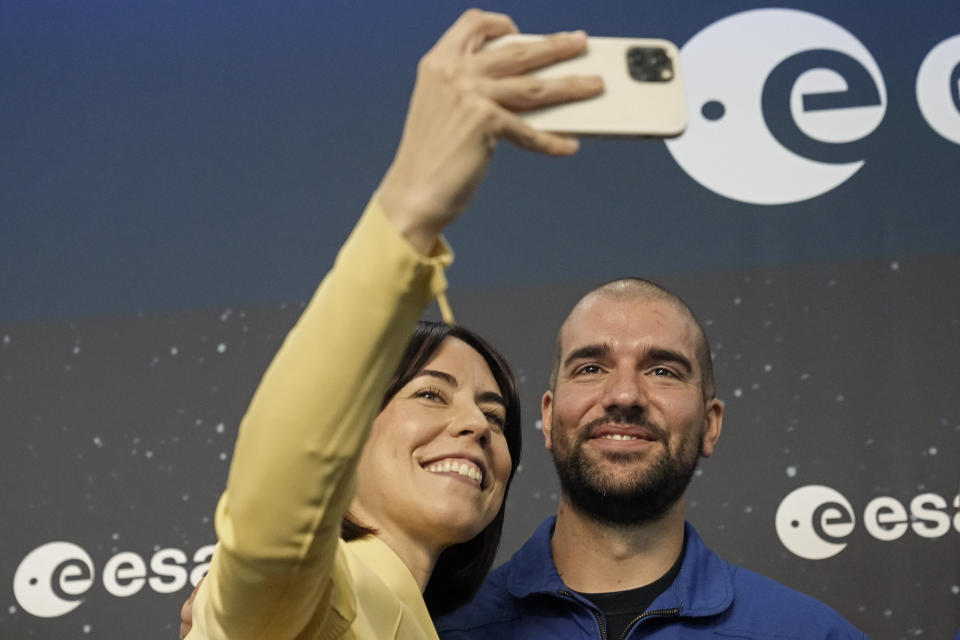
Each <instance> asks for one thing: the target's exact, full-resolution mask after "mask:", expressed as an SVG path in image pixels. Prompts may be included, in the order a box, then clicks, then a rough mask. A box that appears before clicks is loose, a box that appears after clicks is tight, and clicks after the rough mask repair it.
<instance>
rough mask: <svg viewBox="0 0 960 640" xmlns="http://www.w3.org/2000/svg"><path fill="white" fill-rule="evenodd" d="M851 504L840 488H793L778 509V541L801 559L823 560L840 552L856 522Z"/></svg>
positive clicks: (815, 486) (844, 546) (814, 486)
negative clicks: (844, 540)
mask: <svg viewBox="0 0 960 640" xmlns="http://www.w3.org/2000/svg"><path fill="white" fill-rule="evenodd" d="M854 521H855V518H854V515H853V507H852V506H850V503H849V502H848V501H847V499H846V498H844V497H843V495H842V494H841V493H840V492H839V491H835V490H834V489H831V488H830V487H824V486H821V485H810V486H807V487H800V488H799V489H795V490H794V491H792V492H791V493H790V494H789V495H788V496H787V497H786V498H784V499H783V502H781V503H780V508H778V509H777V516H776V526H777V535H778V536H779V537H780V542H782V543H783V546H785V547H786V548H787V549H789V550H790V551H792V552H793V553H794V554H796V555H798V556H800V557H801V558H807V559H808V560H823V559H824V558H829V557H831V556H835V555H837V554H838V553H840V552H841V551H843V550H844V549H845V548H846V546H847V543H846V542H843V539H844V538H846V537H847V536H848V535H850V533H851V532H852V531H853V527H854V524H855V522H854Z"/></svg>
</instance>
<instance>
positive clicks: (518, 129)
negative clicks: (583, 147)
mask: <svg viewBox="0 0 960 640" xmlns="http://www.w3.org/2000/svg"><path fill="white" fill-rule="evenodd" d="M497 137H499V138H503V139H505V140H509V141H510V142H512V143H513V144H515V145H517V146H518V147H520V148H521V149H527V150H529V151H537V152H539V153H546V154H548V155H551V156H569V155H571V154H574V153H576V152H577V149H579V148H580V142H579V141H578V140H577V139H576V138H574V137H572V136H566V135H560V134H557V133H550V132H548V131H541V130H539V129H534V128H533V127H531V126H530V125H529V124H527V122H526V121H525V120H524V119H523V118H521V117H520V116H518V115H516V114H514V113H510V112H509V111H504V112H503V113H502V115H501V117H500V120H499V131H498V132H497Z"/></svg>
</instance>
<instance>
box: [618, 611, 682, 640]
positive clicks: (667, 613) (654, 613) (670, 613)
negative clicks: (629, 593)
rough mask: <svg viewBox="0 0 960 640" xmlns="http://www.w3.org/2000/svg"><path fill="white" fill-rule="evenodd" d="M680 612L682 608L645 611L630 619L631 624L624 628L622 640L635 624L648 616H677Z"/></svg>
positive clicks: (625, 639) (625, 638)
mask: <svg viewBox="0 0 960 640" xmlns="http://www.w3.org/2000/svg"><path fill="white" fill-rule="evenodd" d="M679 613H680V609H654V610H653V611H644V612H643V613H641V614H640V615H638V616H637V617H636V618H634V619H633V620H631V621H630V624H628V625H627V628H626V629H624V630H623V635H621V636H620V640H627V634H629V633H630V630H631V629H633V627H634V625H635V624H637V623H638V622H640V621H641V620H643V619H644V618H646V617H647V616H664V617H667V616H671V617H672V616H675V615H677V614H679Z"/></svg>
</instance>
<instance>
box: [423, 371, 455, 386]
mask: <svg viewBox="0 0 960 640" xmlns="http://www.w3.org/2000/svg"><path fill="white" fill-rule="evenodd" d="M420 376H429V377H431V378H438V379H440V380H443V381H444V382H446V383H447V384H449V385H450V386H452V387H457V386H459V383H458V382H457V378H456V377H455V376H453V375H451V374H449V373H447V372H446V371H438V370H436V369H423V370H421V371H420V373H418V374H417V377H418V378H419V377H420Z"/></svg>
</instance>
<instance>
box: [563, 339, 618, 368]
mask: <svg viewBox="0 0 960 640" xmlns="http://www.w3.org/2000/svg"><path fill="white" fill-rule="evenodd" d="M608 353H610V345H608V344H588V345H587V346H585V347H580V348H579V349H574V350H573V351H571V352H570V353H569V354H568V355H567V357H566V358H565V359H564V361H563V366H564V368H566V367H569V366H570V364H571V363H573V362H576V361H577V360H587V359H590V358H601V357H603V356H605V355H607V354H608Z"/></svg>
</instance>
